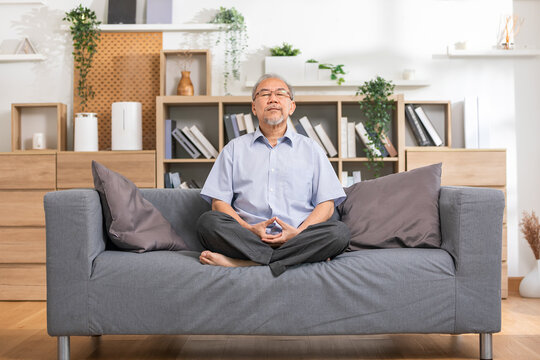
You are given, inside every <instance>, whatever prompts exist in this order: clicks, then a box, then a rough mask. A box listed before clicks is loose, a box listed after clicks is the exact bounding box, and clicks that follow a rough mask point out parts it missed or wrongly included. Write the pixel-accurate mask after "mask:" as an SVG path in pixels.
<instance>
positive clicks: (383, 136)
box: [381, 130, 397, 157]
mask: <svg viewBox="0 0 540 360" xmlns="http://www.w3.org/2000/svg"><path fill="white" fill-rule="evenodd" d="M381 141H382V143H383V145H384V148H385V149H386V151H387V152H388V156H392V157H394V156H397V150H396V148H395V147H394V145H393V144H392V142H391V141H390V139H389V138H388V136H387V135H386V133H385V132H384V130H383V131H381Z"/></svg>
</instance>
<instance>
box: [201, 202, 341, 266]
mask: <svg viewBox="0 0 540 360" xmlns="http://www.w3.org/2000/svg"><path fill="white" fill-rule="evenodd" d="M197 233H198V235H199V240H200V241H201V244H202V245H203V246H204V247H205V248H206V249H208V250H210V251H213V252H217V253H220V254H223V255H225V256H228V257H231V258H235V259H242V260H251V261H254V262H256V263H259V264H264V265H268V266H269V267H270V270H271V271H272V274H274V276H279V275H281V274H282V273H283V272H285V270H287V267H289V266H293V265H297V264H301V263H311V262H318V261H324V260H326V259H328V258H333V257H334V256H337V255H339V254H341V253H342V252H343V251H345V250H346V249H347V247H348V246H349V240H350V233H349V229H348V228H347V226H346V225H345V224H344V223H342V222H341V221H338V220H328V221H325V222H322V223H319V224H315V225H310V226H308V227H307V228H306V229H305V230H304V231H302V232H301V233H300V234H298V235H297V236H295V237H294V238H292V239H290V240H289V241H287V242H286V243H285V244H283V245H281V246H280V247H278V248H275V249H274V248H272V247H271V246H270V245H268V244H266V243H264V242H263V241H262V240H261V239H260V238H259V237H258V236H257V235H255V234H254V233H252V232H251V231H249V230H248V229H246V228H244V227H242V225H240V224H239V223H238V221H236V220H235V219H234V218H233V217H232V216H230V215H227V214H225V213H222V212H219V211H207V212H205V213H204V214H202V215H201V217H200V218H199V220H198V222H197Z"/></svg>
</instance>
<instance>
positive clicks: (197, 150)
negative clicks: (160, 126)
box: [165, 120, 218, 159]
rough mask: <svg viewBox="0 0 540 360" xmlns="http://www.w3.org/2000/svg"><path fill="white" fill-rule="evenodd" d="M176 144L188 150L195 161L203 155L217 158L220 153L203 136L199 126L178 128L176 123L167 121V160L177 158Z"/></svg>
mask: <svg viewBox="0 0 540 360" xmlns="http://www.w3.org/2000/svg"><path fill="white" fill-rule="evenodd" d="M176 143H178V144H180V146H181V147H182V148H183V149H184V150H186V152H187V153H188V154H189V156H191V157H192V158H193V159H197V158H198V157H199V156H201V154H202V155H203V156H204V157H205V158H207V159H210V158H217V156H218V151H217V150H216V148H215V147H214V146H213V145H212V143H211V142H210V141H209V140H208V139H207V138H206V136H204V135H203V133H202V132H201V131H200V130H199V128H198V127H197V125H192V126H190V127H188V126H184V127H182V128H181V129H180V128H177V127H176V121H174V120H165V159H174V158H175V157H176Z"/></svg>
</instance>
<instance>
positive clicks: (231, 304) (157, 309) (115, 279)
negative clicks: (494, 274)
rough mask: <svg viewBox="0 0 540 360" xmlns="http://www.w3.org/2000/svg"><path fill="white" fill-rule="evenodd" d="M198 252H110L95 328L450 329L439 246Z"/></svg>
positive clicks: (101, 270)
mask: <svg viewBox="0 0 540 360" xmlns="http://www.w3.org/2000/svg"><path fill="white" fill-rule="evenodd" d="M198 256H199V253H198V252H189V251H188V252H170V251H155V252H148V253H143V254H135V253H127V252H120V251H105V252H103V253H101V254H100V255H99V256H98V257H97V258H96V259H95V261H94V266H93V271H92V275H91V277H90V280H89V284H88V293H89V300H88V301H89V303H88V306H89V308H88V313H89V321H88V326H89V331H90V332H91V333H92V334H265V335H328V334H336V335H337V334H373V333H403V332H409V333H410V332H413V333H420V332H421V333H430V332H441V333H452V332H453V331H454V317H455V275H454V274H455V269H454V263H453V261H452V258H451V257H450V255H449V254H448V253H447V252H446V251H444V250H440V249H408V248H398V249H375V250H365V251H357V252H350V253H344V254H341V255H340V256H338V257H336V258H335V259H333V260H332V261H329V262H320V263H313V264H302V265H298V266H295V267H293V268H291V269H289V270H288V271H286V272H285V273H284V274H283V275H282V276H280V277H278V278H275V277H274V276H272V274H271V272H270V269H269V268H268V267H267V266H257V267H245V268H224V267H217V266H210V265H201V264H200V263H199V261H198Z"/></svg>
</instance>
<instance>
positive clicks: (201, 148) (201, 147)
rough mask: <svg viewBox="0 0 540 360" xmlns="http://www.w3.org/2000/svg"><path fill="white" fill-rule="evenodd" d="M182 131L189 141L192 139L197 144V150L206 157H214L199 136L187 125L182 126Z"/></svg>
mask: <svg viewBox="0 0 540 360" xmlns="http://www.w3.org/2000/svg"><path fill="white" fill-rule="evenodd" d="M182 133H184V135H185V136H186V137H187V138H188V139H189V141H191V143H192V144H193V145H195V147H196V148H197V150H199V151H200V152H201V153H202V154H203V155H204V157H205V158H207V159H210V158H211V157H212V154H211V153H210V151H209V150H208V149H206V147H204V145H203V144H202V143H201V142H200V141H199V139H198V138H197V137H195V135H193V133H192V132H191V130H190V129H189V128H188V127H187V126H184V127H183V128H182Z"/></svg>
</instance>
